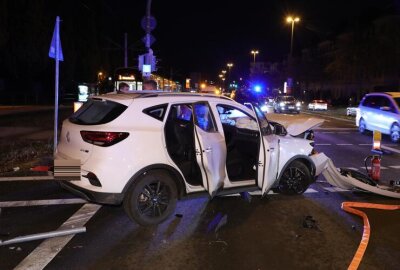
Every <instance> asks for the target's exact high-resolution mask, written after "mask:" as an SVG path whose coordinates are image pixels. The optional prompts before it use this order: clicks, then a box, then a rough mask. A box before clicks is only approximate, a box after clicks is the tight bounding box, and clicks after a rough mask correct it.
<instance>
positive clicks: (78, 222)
mask: <svg viewBox="0 0 400 270" xmlns="http://www.w3.org/2000/svg"><path fill="white" fill-rule="evenodd" d="M100 208H101V205H97V204H85V205H84V206H82V207H81V208H80V209H79V210H78V211H77V212H76V213H75V214H74V215H73V216H72V217H70V218H69V219H68V220H67V221H66V222H64V224H62V225H61V227H60V228H59V229H60V230H66V229H72V228H79V227H82V226H84V225H85V224H86V222H88V221H89V220H90V218H91V217H93V216H94V214H96V212H97V211H98V210H99V209H100ZM73 237H74V235H67V236H63V237H55V238H49V239H46V240H44V241H43V242H42V243H41V244H40V245H39V246H38V247H37V248H35V250H33V251H32V252H31V253H30V254H29V255H28V256H27V257H26V258H25V259H24V260H23V261H22V262H20V263H19V264H18V265H17V267H15V268H14V270H23V269H29V270H42V269H44V268H45V267H46V266H47V264H49V263H50V262H51V260H53V258H54V257H55V256H56V255H57V254H58V252H60V251H61V249H63V248H64V247H65V245H66V244H68V242H69V241H70V240H71V239H72V238H73Z"/></svg>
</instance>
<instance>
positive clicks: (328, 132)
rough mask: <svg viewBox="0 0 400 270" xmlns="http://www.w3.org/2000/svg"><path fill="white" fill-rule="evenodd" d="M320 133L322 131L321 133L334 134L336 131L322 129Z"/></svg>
mask: <svg viewBox="0 0 400 270" xmlns="http://www.w3.org/2000/svg"><path fill="white" fill-rule="evenodd" d="M321 133H323V134H334V133H336V132H334V131H323V132H321Z"/></svg>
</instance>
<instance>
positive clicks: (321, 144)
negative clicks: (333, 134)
mask: <svg viewBox="0 0 400 270" xmlns="http://www.w3.org/2000/svg"><path fill="white" fill-rule="evenodd" d="M315 145H332V144H331V143H316V144H315Z"/></svg>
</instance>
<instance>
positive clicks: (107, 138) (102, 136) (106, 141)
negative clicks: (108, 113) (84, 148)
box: [81, 130, 129, 146]
mask: <svg viewBox="0 0 400 270" xmlns="http://www.w3.org/2000/svg"><path fill="white" fill-rule="evenodd" d="M81 136H82V139H83V140H84V141H85V142H87V143H91V144H94V145H98V146H110V145H113V144H116V143H118V142H120V141H122V140H124V139H126V138H127V137H128V136H129V133H128V132H108V131H85V130H82V131H81Z"/></svg>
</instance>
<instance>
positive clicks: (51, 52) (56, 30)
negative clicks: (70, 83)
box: [49, 17, 64, 61]
mask: <svg viewBox="0 0 400 270" xmlns="http://www.w3.org/2000/svg"><path fill="white" fill-rule="evenodd" d="M57 42H58V57H57V58H58V60H60V61H64V56H63V53H62V48H61V40H60V18H59V17H57V20H56V25H55V27H54V32H53V38H52V39H51V45H50V50H49V57H50V58H54V59H57V58H56V56H57V55H56V54H57V53H56V50H57Z"/></svg>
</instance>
